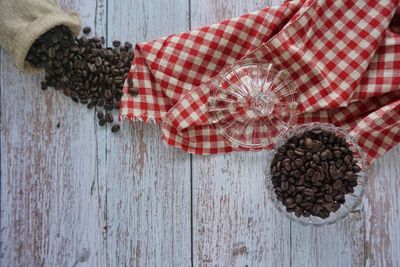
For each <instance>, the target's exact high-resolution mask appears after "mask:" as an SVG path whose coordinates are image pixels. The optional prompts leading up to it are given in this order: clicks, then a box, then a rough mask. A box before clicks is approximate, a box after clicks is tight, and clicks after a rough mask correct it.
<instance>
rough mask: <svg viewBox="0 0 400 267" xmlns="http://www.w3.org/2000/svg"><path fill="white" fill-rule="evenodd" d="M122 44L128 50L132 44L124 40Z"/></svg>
mask: <svg viewBox="0 0 400 267" xmlns="http://www.w3.org/2000/svg"><path fill="white" fill-rule="evenodd" d="M124 45H125V47H126V48H127V49H128V50H129V49H131V48H132V44H131V43H130V42H125V44H124Z"/></svg>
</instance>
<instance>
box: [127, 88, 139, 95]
mask: <svg viewBox="0 0 400 267" xmlns="http://www.w3.org/2000/svg"><path fill="white" fill-rule="evenodd" d="M128 93H129V94H130V95H131V96H137V95H138V94H139V91H138V90H137V89H136V88H129V90H128Z"/></svg>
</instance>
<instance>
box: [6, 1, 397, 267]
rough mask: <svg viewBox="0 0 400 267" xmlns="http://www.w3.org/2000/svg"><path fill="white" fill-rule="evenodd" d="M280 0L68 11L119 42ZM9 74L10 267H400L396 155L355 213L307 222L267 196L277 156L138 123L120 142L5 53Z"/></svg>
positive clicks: (84, 5) (109, 4) (382, 163)
mask: <svg viewBox="0 0 400 267" xmlns="http://www.w3.org/2000/svg"><path fill="white" fill-rule="evenodd" d="M279 2H280V1H279V0H278V1H262V0H248V1H241V0H217V1H214V0H202V1H190V0H168V1H164V0H135V1H130V0H118V1H117V0H97V1H95V0H90V1H84V0H62V1H61V4H62V6H63V7H64V8H66V9H74V10H77V11H79V12H80V14H81V17H82V19H83V23H84V24H86V25H92V26H95V28H96V31H97V34H99V35H104V36H105V37H106V39H107V42H108V44H110V42H111V40H113V39H114V38H118V39H120V40H128V39H129V40H132V42H138V41H143V40H149V39H152V38H156V37H159V36H163V35H167V34H169V33H173V32H180V31H185V30H188V29H190V28H196V27H199V26H202V25H206V24H210V23H214V22H218V21H219V20H222V19H225V18H229V17H233V16H237V15H240V14H241V13H244V12H249V11H253V10H256V9H258V8H260V7H262V6H265V5H273V4H278V3H279ZM0 66H1V69H0V74H1V83H0V90H1V106H0V108H1V184H0V185H1V191H0V193H1V202H0V205H1V213H0V216H1V218H0V231H1V232H0V266H246V265H247V266H400V256H399V253H398V252H399V251H400V231H399V227H398V225H400V206H399V205H400V204H399V197H398V193H399V187H400V181H399V179H400V168H399V166H400V146H397V147H396V148H395V149H394V150H392V151H391V152H389V153H387V154H386V155H385V156H383V157H382V158H381V159H380V160H378V162H377V163H376V164H375V168H374V174H373V175H372V176H371V179H370V182H369V185H368V190H367V194H366V197H365V198H364V203H363V205H362V206H361V207H360V208H359V209H358V210H356V211H355V212H353V213H352V214H351V215H350V216H349V217H348V218H346V219H345V220H343V221H341V222H340V223H338V224H336V225H331V226H327V227H323V228H317V229H315V228H310V227H304V226H300V225H297V224H294V223H291V222H290V221H288V220H287V219H286V218H285V217H283V216H282V215H281V214H279V213H278V212H277V211H276V210H275V209H274V208H273V207H272V205H271V203H270V202H269V201H268V199H267V196H266V190H265V186H264V179H265V173H266V168H267V166H268V164H269V162H270V160H271V156H270V155H269V154H268V153H267V152H262V153H236V154H229V155H219V156H212V157H202V156H189V155H187V154H185V153H183V152H181V151H179V150H176V149H172V148H167V147H165V146H164V145H163V144H162V142H161V141H160V135H161V132H160V128H159V126H156V125H144V124H142V123H124V125H123V127H122V131H121V132H120V134H118V135H113V134H111V133H110V131H109V129H101V128H99V127H97V125H96V123H97V122H96V119H95V113H94V112H93V111H88V110H85V109H83V108H82V107H79V106H78V105H76V104H75V103H73V102H72V101H65V99H64V96H63V95H61V94H58V93H56V92H55V91H49V92H42V91H41V90H40V89H39V81H40V76H38V75H31V76H28V75H23V74H20V73H18V72H17V70H16V69H15V68H14V67H13V66H12V64H11V62H10V60H9V58H8V56H7V55H6V54H5V53H4V51H2V52H1V55H0ZM44 114H45V115H44ZM58 123H59V127H57V126H58Z"/></svg>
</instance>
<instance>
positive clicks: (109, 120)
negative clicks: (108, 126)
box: [105, 113, 114, 123]
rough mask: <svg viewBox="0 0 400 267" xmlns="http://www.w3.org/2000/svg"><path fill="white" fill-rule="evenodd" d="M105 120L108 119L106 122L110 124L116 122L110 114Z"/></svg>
mask: <svg viewBox="0 0 400 267" xmlns="http://www.w3.org/2000/svg"><path fill="white" fill-rule="evenodd" d="M105 118H106V121H107V122H108V123H112V122H114V118H113V116H112V115H111V114H109V113H107V114H106V116H105Z"/></svg>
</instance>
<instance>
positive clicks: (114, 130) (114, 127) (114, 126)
mask: <svg viewBox="0 0 400 267" xmlns="http://www.w3.org/2000/svg"><path fill="white" fill-rule="evenodd" d="M119 128H120V127H119V125H118V124H115V125H113V127H111V131H112V132H113V133H116V132H118V131H119Z"/></svg>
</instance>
